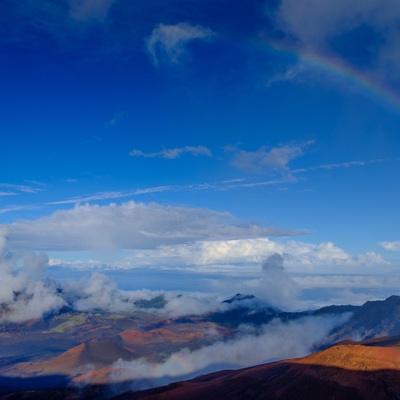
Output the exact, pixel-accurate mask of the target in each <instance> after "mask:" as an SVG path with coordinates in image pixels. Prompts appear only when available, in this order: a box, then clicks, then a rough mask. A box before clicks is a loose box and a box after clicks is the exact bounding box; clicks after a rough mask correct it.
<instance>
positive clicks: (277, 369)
mask: <svg viewBox="0 0 400 400" xmlns="http://www.w3.org/2000/svg"><path fill="white" fill-rule="evenodd" d="M388 342H391V343H392V345H388ZM378 344H379V342H378V341H377V340H375V341H373V344H371V343H367V344H364V345H363V344H359V343H354V344H350V343H343V344H338V345H335V346H333V347H331V348H328V349H326V350H323V351H321V352H318V353H315V354H312V355H310V356H307V357H304V358H300V359H293V360H286V361H281V362H276V363H271V364H265V365H261V366H256V367H252V368H246V369H242V370H237V371H221V372H217V373H214V374H209V375H205V376H202V377H199V378H196V379H193V380H190V381H186V382H180V383H174V384H170V385H168V386H165V387H162V388H156V389H152V390H148V391H144V392H140V393H126V394H124V395H121V396H118V397H116V399H118V400H128V399H129V400H136V399H143V400H158V399H165V400H168V399H174V400H184V399H185V400H186V399H191V400H196V399H199V400H200V399H204V398H206V399H207V400H214V399H215V400H217V399H218V400H220V399H229V400H244V399H257V400H273V399H287V400H289V399H290V400H292V399H296V400H299V399H304V400H305V399H307V400H308V399H313V400H318V399H321V400H322V399H324V400H325V399H337V400H350V399H351V400H354V399H356V400H357V399H360V400H361V399H363V400H380V399H398V396H399V394H400V347H398V344H399V339H398V338H397V339H391V340H389V339H387V338H385V339H383V340H382V344H383V345H382V346H379V345H378Z"/></svg>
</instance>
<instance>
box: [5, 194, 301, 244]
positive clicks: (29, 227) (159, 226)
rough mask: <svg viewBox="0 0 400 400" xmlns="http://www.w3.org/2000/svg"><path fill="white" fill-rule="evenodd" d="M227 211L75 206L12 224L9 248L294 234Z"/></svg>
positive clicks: (132, 205)
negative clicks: (246, 221) (247, 222)
mask: <svg viewBox="0 0 400 400" xmlns="http://www.w3.org/2000/svg"><path fill="white" fill-rule="evenodd" d="M295 233H296V232H290V231H280V230H278V229H274V228H271V227H266V226H262V225H258V224H254V223H249V224H245V223H243V222H241V221H238V220H236V219H235V218H234V217H233V216H232V215H231V214H229V213H227V212H217V211H213V210H209V209H205V208H189V207H178V206H163V205H159V204H156V203H149V204H145V203H136V202H134V201H129V202H127V203H122V204H121V205H117V204H110V205H107V206H99V205H93V206H92V205H88V204H86V205H77V206H76V207H74V208H73V209H69V210H59V211H56V212H54V213H53V214H51V215H49V216H45V217H41V218H39V219H37V220H22V221H17V222H14V223H12V224H10V233H9V246H10V247H11V248H14V249H33V250H48V251H50V250H61V251H63V250H64V251H66V250H91V249H92V250H93V249H95V250H96V249H97V250H114V249H146V248H156V247H158V246H161V245H171V244H178V243H189V242H193V241H197V240H221V239H237V238H248V237H265V236H270V235H290V234H295Z"/></svg>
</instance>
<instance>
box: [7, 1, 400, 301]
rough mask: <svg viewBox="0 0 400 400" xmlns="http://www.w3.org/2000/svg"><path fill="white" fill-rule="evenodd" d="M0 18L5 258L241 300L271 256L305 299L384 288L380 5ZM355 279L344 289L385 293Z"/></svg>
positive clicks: (391, 258)
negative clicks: (34, 254) (206, 279)
mask: <svg viewBox="0 0 400 400" xmlns="http://www.w3.org/2000/svg"><path fill="white" fill-rule="evenodd" d="M0 9H1V13H0V38H1V39H0V57H1V63H0V79H1V88H2V90H1V96H2V107H1V110H0V114H1V118H0V132H1V146H0V160H1V170H2V174H1V178H0V223H1V225H2V227H1V229H2V235H3V236H4V237H5V238H6V239H5V241H6V247H7V249H8V250H9V251H14V252H26V251H43V252H46V254H47V255H48V257H49V259H50V261H49V263H50V265H51V266H52V267H54V270H56V268H58V267H59V268H63V271H64V269H66V271H68V270H69V269H71V268H72V269H74V270H76V269H79V270H83V271H86V270H87V269H90V268H98V269H100V270H102V269H104V270H105V271H106V270H108V271H109V270H114V271H115V270H118V269H123V270H125V271H126V270H128V271H130V272H131V276H134V275H132V274H134V271H135V269H136V270H137V271H139V270H140V271H141V272H140V274H141V275H140V276H141V277H142V275H143V271H146V269H145V268H148V269H149V271H150V270H151V269H157V268H159V269H163V270H165V269H168V270H172V271H175V272H173V273H175V274H176V273H177V272H176V271H184V272H185V274H184V275H182V276H187V275H190V274H192V275H191V276H192V277H198V275H199V274H200V275H201V274H203V275H201V276H209V275H210V276H211V275H212V277H213V279H214V281H213V282H214V283H215V281H216V279H215V276H216V275H215V274H217V276H220V277H221V279H224V280H227V281H229V279H234V280H235V282H239V283H237V284H238V285H239V286H240V282H244V281H245V282H250V283H249V285H250V286H249V288H251V285H252V283H251V282H252V281H251V279H250V278H254V277H257V271H258V270H259V269H260V265H261V263H262V262H263V260H265V259H267V258H268V257H269V256H271V255H272V254H274V253H278V254H280V255H282V257H283V260H284V263H283V265H284V267H285V268H286V269H287V271H288V272H289V273H290V274H291V275H292V276H297V279H298V283H299V282H300V280H301V279H303V280H302V281H301V282H300V284H301V285H303V286H304V288H306V287H307V288H310V287H311V286H312V285H311V283H310V282H311V281H310V280H309V281H307V282H306V281H305V280H304V278H299V276H300V275H302V274H310V275H311V276H313V277H315V276H320V277H321V279H325V281H324V282H328V281H329V276H331V275H330V274H336V275H340V276H345V275H349V274H350V275H356V276H358V277H359V279H363V278H364V277H365V276H367V275H368V276H369V275H372V276H377V277H378V276H379V277H381V276H384V279H387V277H395V278H396V279H397V276H398V272H397V269H398V268H399V267H400V257H399V251H400V234H399V229H398V226H399V222H400V221H399V219H400V213H399V206H398V198H399V194H400V193H399V185H398V182H399V175H400V138H399V128H400V91H399V90H400V74H399V71H398V62H399V59H400V51H399V49H398V45H397V43H398V41H399V39H400V30H399V27H398V24H397V22H396V21H397V19H398V17H399V16H400V6H399V5H398V4H397V3H396V2H395V1H394V0H393V1H392V0H387V1H385V2H383V3H382V2H377V1H376V0H371V1H357V2H353V3H352V4H351V5H349V4H348V2H345V1H344V0H340V1H328V0H324V1H321V0H307V1H295V0H281V1H261V0H257V1H256V0H253V1H246V2H241V1H233V2H232V1H229V2H228V1H222V0H220V1H212V2H211V1H208V0H206V1H204V0H203V1H198V0H185V1H179V0H174V1H173V0H166V1H163V2H160V1H155V0H150V1H146V2H140V1H139V2H132V1H128V0H98V1H94V0H81V1H78V0H60V1H58V2H53V1H38V0H23V1H19V2H14V1H11V0H4V1H2V4H1V6H0ZM60 271H61V269H60ZM60 273H61V272H60ZM64 273H65V272H63V274H64ZM171 274H172V272H171ZM207 274H209V275H207ZM171 276H172V275H171ZM173 276H175V275H173ZM179 276H181V275H179ZM324 277H325V278H324ZM154 279H155V280H156V282H157V279H156V278H154V275H151V279H150V278H149V281H150V280H151V283H152V285H153V286H154V285H156V286H157V283H156V284H155V283H154ZM185 279H186V278H182V280H181V284H180V285H181V286H185V285H186V283H182V282H186V281H185ZM196 279H197V278H196ZM196 279H195V278H193V279H192V280H190V284H188V286H189V287H190V288H192V289H195V288H196ZM210 279H211V278H210ZM241 279H243V281H241ZM376 279H378V278H376ZM379 279H381V278H379ZM382 279H383V278H382ZM188 282H189V281H188ZM313 282H314V283H315V281H313ZM363 282H364V283H362V284H360V281H358V283H354V286H353V287H351V285H350V286H349V288H348V289H349V291H351V290H353V292H352V293H353V294H354V293H355V291H356V289H357V288H358V289H359V288H360V287H363V288H370V289H371V290H372V289H374V290H375V289H377V288H379V287H381V286H385V285H386V286H389V288H388V289H387V291H386V292H385V294H386V293H388V292H389V291H391V290H392V289H393V287H396V286H395V284H393V283H392V286H390V285H389V284H387V281H385V282H386V283H382V281H379V282H378V281H374V282H372V281H371V282H372V283H371V285H370V286H368V284H367V283H366V282H365V281H363ZM392 282H394V281H392ZM396 282H397V281H396ZM278 283H279V282H278ZM325 284H326V283H325ZM335 284H336V285H337V286H335V288H336V289H337V287H340V285H341V284H340V283H337V282H336V283H335ZM310 285H311V286H310ZM315 285H317V286H318V285H320V286H318V288H321V287H323V285H324V284H321V283H320V282H319V283H318V284H317V283H315ZM321 285H322V286H321ZM357 285H359V286H357ZM360 285H361V286H360ZM159 286H160V288H162V282H161V281H160V283H159ZM228 287H229V288H230V286H229V285H228ZM313 287H314V286H313ZM209 289H210V290H222V289H221V288H220V287H219V286H218V285H217V286H215V285H214V286H212V285H211V286H209ZM232 290H233V289H232ZM347 295H348V293H347ZM338 298H339V297H338ZM347 298H350V299H352V298H353V297H351V296H350V297H349V296H347V297H346V299H347ZM354 298H355V297H354Z"/></svg>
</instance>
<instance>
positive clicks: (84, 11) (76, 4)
mask: <svg viewBox="0 0 400 400" xmlns="http://www.w3.org/2000/svg"><path fill="white" fill-rule="evenodd" d="M114 2H115V0H68V3H69V5H70V16H71V17H72V18H73V19H75V20H78V21H87V20H100V21H101V20H104V18H105V17H106V16H107V14H108V11H109V9H110V8H111V6H112V4H113V3H114Z"/></svg>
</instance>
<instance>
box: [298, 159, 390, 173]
mask: <svg viewBox="0 0 400 400" xmlns="http://www.w3.org/2000/svg"><path fill="white" fill-rule="evenodd" d="M384 161H385V159H382V158H379V159H375V160H367V161H347V162H343V163H336V164H322V165H316V166H312V167H307V168H299V169H295V170H292V171H291V172H292V173H298V172H308V171H315V170H318V169H327V170H333V169H338V168H351V167H363V166H365V165H370V164H375V163H381V162H384Z"/></svg>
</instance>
